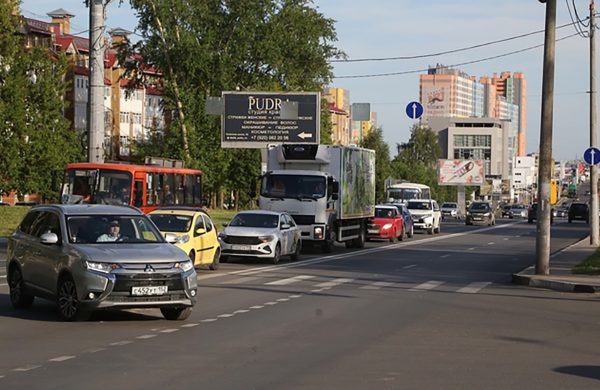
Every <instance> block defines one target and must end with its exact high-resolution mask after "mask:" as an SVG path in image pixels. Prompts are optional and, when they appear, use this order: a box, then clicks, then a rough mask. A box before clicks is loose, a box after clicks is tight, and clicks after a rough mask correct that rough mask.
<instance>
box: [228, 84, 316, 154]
mask: <svg viewBox="0 0 600 390" xmlns="http://www.w3.org/2000/svg"><path fill="white" fill-rule="evenodd" d="M223 100H224V105H225V108H224V114H223V116H222V121H221V123H222V127H221V146H222V147H224V148H266V147H267V145H270V144H278V143H286V144H294V143H302V144H318V143H319V142H320V128H321V126H320V124H321V118H320V113H321V94H320V93H318V92H300V93H285V92H223ZM296 105H297V115H296Z"/></svg>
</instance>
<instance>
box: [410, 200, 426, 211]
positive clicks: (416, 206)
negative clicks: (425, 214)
mask: <svg viewBox="0 0 600 390" xmlns="http://www.w3.org/2000/svg"><path fill="white" fill-rule="evenodd" d="M407 207H408V209H409V210H431V203H429V202H416V201H409V202H408V205H407Z"/></svg>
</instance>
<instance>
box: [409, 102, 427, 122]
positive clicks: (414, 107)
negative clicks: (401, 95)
mask: <svg viewBox="0 0 600 390" xmlns="http://www.w3.org/2000/svg"><path fill="white" fill-rule="evenodd" d="M406 115H408V117H409V118H411V119H419V118H420V117H421V115H423V105H422V104H421V103H419V102H410V103H408V105H407V106H406Z"/></svg>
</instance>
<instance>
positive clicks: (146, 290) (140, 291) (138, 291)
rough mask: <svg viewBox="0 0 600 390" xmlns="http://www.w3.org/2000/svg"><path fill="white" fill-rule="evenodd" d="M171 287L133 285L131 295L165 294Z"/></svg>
mask: <svg viewBox="0 0 600 390" xmlns="http://www.w3.org/2000/svg"><path fill="white" fill-rule="evenodd" d="M168 289H169V286H144V287H132V288H131V295H135V296H143V295H163V294H165V293H166V292H167V291H168Z"/></svg>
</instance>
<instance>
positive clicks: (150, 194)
mask: <svg viewBox="0 0 600 390" xmlns="http://www.w3.org/2000/svg"><path fill="white" fill-rule="evenodd" d="M153 179H154V176H152V174H151V173H146V205H148V206H153V205H154V204H156V195H155V190H154V187H155V184H154V183H155V182H154V180H153Z"/></svg>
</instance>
